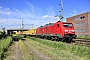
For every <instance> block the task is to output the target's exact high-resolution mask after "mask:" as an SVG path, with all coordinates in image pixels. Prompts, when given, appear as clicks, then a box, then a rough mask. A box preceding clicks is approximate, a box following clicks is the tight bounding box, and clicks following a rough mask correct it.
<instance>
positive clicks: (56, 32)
mask: <svg viewBox="0 0 90 60" xmlns="http://www.w3.org/2000/svg"><path fill="white" fill-rule="evenodd" d="M36 36H37V37H40V38H47V39H52V40H62V41H67V42H71V41H72V39H73V38H74V39H75V38H76V35H75V29H74V26H73V24H72V23H68V22H60V21H58V22H56V23H49V24H46V25H45V26H41V27H38V28H37V29H36Z"/></svg>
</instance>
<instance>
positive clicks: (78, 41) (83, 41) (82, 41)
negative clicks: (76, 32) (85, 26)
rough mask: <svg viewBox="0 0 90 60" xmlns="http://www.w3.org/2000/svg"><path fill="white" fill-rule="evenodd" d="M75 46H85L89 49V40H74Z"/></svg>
mask: <svg viewBox="0 0 90 60" xmlns="http://www.w3.org/2000/svg"><path fill="white" fill-rule="evenodd" d="M74 41H75V42H74V43H73V44H75V45H81V46H87V47H90V40H85V39H74Z"/></svg>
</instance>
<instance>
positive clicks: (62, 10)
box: [61, 0, 64, 21]
mask: <svg viewBox="0 0 90 60" xmlns="http://www.w3.org/2000/svg"><path fill="white" fill-rule="evenodd" d="M61 13H62V15H61V16H62V21H63V19H64V8H63V0H61Z"/></svg>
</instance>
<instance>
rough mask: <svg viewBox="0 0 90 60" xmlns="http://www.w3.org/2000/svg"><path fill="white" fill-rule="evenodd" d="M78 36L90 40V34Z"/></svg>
mask: <svg viewBox="0 0 90 60" xmlns="http://www.w3.org/2000/svg"><path fill="white" fill-rule="evenodd" d="M77 38H79V39H87V40H90V36H89V35H84V36H77Z"/></svg>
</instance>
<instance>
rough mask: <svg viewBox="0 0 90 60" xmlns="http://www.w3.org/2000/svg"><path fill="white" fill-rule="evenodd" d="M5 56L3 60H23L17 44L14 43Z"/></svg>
mask: <svg viewBox="0 0 90 60" xmlns="http://www.w3.org/2000/svg"><path fill="white" fill-rule="evenodd" d="M6 54H7V56H6V57H5V59H3V60H24V58H23V54H22V51H21V49H20V47H19V44H18V42H14V43H13V45H12V46H11V47H10V48H9V50H8V51H7V53H6Z"/></svg>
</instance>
